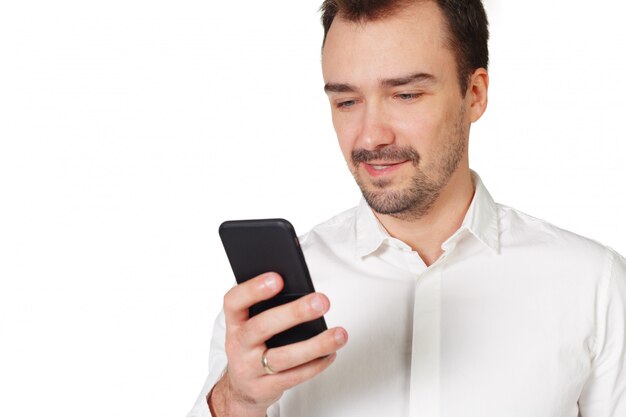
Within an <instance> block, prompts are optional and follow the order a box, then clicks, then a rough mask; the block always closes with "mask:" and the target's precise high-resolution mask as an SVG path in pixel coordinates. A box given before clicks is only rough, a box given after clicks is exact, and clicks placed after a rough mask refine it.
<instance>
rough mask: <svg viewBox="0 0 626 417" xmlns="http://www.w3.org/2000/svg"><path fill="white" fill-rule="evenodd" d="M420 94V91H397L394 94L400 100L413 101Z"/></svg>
mask: <svg viewBox="0 0 626 417" xmlns="http://www.w3.org/2000/svg"><path fill="white" fill-rule="evenodd" d="M421 96H422V93H399V94H396V95H395V97H397V98H398V99H400V100H401V101H413V100H416V99H418V98H420V97H421Z"/></svg>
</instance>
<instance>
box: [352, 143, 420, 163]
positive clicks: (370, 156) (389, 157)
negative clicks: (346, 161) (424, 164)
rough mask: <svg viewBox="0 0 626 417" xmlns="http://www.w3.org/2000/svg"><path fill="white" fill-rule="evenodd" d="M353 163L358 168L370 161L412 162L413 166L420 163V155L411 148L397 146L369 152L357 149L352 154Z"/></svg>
mask: <svg viewBox="0 0 626 417" xmlns="http://www.w3.org/2000/svg"><path fill="white" fill-rule="evenodd" d="M351 159H352V163H353V164H354V165H355V166H357V165H358V164H360V163H362V162H364V163H367V162H369V161H390V162H396V161H406V160H408V161H411V162H412V163H413V165H416V166H417V164H418V163H419V160H420V155H419V153H417V151H416V150H415V149H413V148H411V147H409V146H403V147H400V146H395V145H389V146H385V147H384V148H380V149H375V150H373V151H368V150H367V149H362V148H361V149H355V150H353V151H352V153H351Z"/></svg>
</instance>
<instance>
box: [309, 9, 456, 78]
mask: <svg viewBox="0 0 626 417" xmlns="http://www.w3.org/2000/svg"><path fill="white" fill-rule="evenodd" d="M446 39H447V29H446V25H445V20H444V17H443V15H442V13H441V11H440V10H439V7H438V6H437V5H436V3H435V2H432V1H427V2H416V3H414V4H412V5H410V6H408V7H406V8H403V9H401V10H399V11H398V12H396V13H395V14H393V15H391V16H388V17H384V18H382V19H378V20H373V21H366V22H351V21H347V20H345V19H342V18H341V16H337V17H336V18H335V20H334V21H333V23H332V25H331V27H330V29H329V31H328V34H327V36H326V43H325V45H324V49H323V51H322V71H323V75H324V81H325V82H327V83H328V82H331V83H332V82H350V83H351V84H355V85H365V84H368V83H372V82H374V81H376V80H380V79H385V78H390V77H394V76H397V75H398V74H410V73H415V72H425V73H429V74H433V75H435V76H437V78H441V77H444V76H445V75H446V73H449V72H454V70H455V69H454V68H455V62H454V57H453V54H452V52H451V50H450V49H449V48H448V47H447V46H446V45H447V43H446Z"/></svg>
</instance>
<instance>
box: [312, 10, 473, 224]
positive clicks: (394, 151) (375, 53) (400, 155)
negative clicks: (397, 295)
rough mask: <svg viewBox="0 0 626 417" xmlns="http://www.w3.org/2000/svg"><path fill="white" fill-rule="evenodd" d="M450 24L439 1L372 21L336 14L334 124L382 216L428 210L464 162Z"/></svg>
mask: <svg viewBox="0 0 626 417" xmlns="http://www.w3.org/2000/svg"><path fill="white" fill-rule="evenodd" d="M444 25H445V21H444V18H443V15H442V14H441V12H440V11H439V8H438V7H437V5H436V4H435V3H434V2H418V3H416V4H414V5H413V6H410V7H409V8H407V9H404V10H402V11H399V12H398V13H397V14H395V15H393V16H391V17H386V18H384V19H382V20H376V21H372V22H366V23H358V22H357V23H355V22H348V21H345V20H343V19H341V17H340V16H337V17H336V18H335V20H334V22H333V24H332V25H331V28H330V30H329V32H328V35H327V38H326V44H325V46H324V50H323V55H322V69H323V75H324V82H325V83H326V86H325V89H326V92H327V94H328V97H329V100H330V104H331V109H332V117H333V125H334V127H335V131H336V132H337V137H338V139H339V145H340V148H341V151H342V153H343V155H344V158H345V159H346V162H347V163H348V166H349V168H350V170H351V172H352V174H353V175H354V178H355V179H356V181H357V183H358V185H359V187H360V188H361V191H362V192H363V195H364V197H365V199H366V200H367V202H368V203H369V205H370V207H372V209H374V211H376V212H378V213H381V214H390V215H393V216H396V217H400V218H419V217H421V216H423V215H424V214H425V213H427V212H428V211H429V209H430V207H431V206H432V204H433V203H434V201H435V200H436V199H437V197H438V196H439V195H440V193H441V191H442V189H443V187H445V185H446V184H447V183H448V180H449V179H450V177H451V176H452V174H453V173H454V172H455V171H456V169H457V167H458V166H459V164H460V163H461V162H464V163H467V162H466V161H467V140H468V136H469V124H470V122H471V120H470V118H471V115H469V114H468V108H469V107H470V100H469V99H468V98H467V97H463V96H462V94H461V91H460V88H459V83H458V76H457V70H456V63H455V58H454V55H453V53H452V52H451V50H450V49H448V48H447V47H446V46H445V41H446V33H447V32H446V29H445V26H444ZM468 96H469V94H468Z"/></svg>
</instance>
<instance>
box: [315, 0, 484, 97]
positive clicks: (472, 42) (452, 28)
mask: <svg viewBox="0 0 626 417" xmlns="http://www.w3.org/2000/svg"><path fill="white" fill-rule="evenodd" d="M417 1H426V0H324V2H323V3H322V6H321V7H320V11H321V12H322V25H323V26H324V41H323V43H322V47H323V46H324V43H325V42H326V35H328V30H329V29H330V25H331V24H332V23H333V20H334V19H335V16H337V15H338V14H339V15H341V18H342V19H346V20H348V21H350V22H359V21H368V20H377V19H382V18H385V17H387V16H390V15H393V14H394V13H396V12H397V11H398V10H399V9H402V8H403V7H407V6H408V5H410V4H412V3H415V2H417ZM429 1H435V3H437V5H438V6H439V9H440V10H441V11H442V13H443V15H444V18H445V19H446V24H447V28H448V35H449V36H448V39H447V41H448V46H449V48H450V49H451V50H452V53H453V54H454V56H455V59H456V64H457V73H458V78H459V84H460V87H461V94H462V95H465V93H466V91H467V87H468V81H469V78H470V76H471V75H472V73H473V72H474V71H475V70H476V69H478V68H485V69H487V67H488V65H489V48H488V46H487V41H488V40H489V22H488V21H487V14H486V13H485V8H484V7H483V4H482V1H481V0H429Z"/></svg>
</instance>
